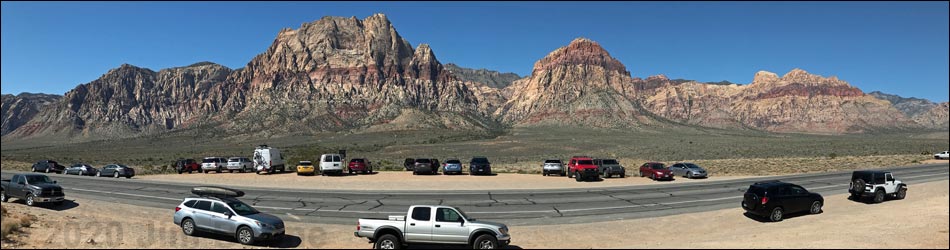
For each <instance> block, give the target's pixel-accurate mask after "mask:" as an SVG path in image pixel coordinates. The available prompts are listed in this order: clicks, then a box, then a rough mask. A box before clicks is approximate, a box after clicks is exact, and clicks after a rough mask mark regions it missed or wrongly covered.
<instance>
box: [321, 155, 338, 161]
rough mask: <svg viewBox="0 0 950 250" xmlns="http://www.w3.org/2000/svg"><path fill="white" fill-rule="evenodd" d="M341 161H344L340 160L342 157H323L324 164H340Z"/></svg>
mask: <svg viewBox="0 0 950 250" xmlns="http://www.w3.org/2000/svg"><path fill="white" fill-rule="evenodd" d="M340 161H342V160H340V156H339V155H325V156H323V162H340Z"/></svg>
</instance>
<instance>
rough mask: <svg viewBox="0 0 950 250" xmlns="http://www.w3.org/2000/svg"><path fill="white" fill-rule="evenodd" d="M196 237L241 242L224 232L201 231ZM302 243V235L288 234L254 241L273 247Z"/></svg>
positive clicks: (285, 246) (294, 246)
mask: <svg viewBox="0 0 950 250" xmlns="http://www.w3.org/2000/svg"><path fill="white" fill-rule="evenodd" d="M195 237H200V238H205V239H211V240H219V241H226V242H232V243H237V244H240V243H238V241H237V240H235V239H234V236H230V235H224V234H216V233H207V232H201V233H199V234H197V235H196V236H195ZM301 243H303V240H302V239H300V237H297V236H294V235H289V234H287V235H284V236H281V237H280V238H277V239H275V240H272V241H267V242H260V241H258V242H256V243H254V246H258V247H261V246H263V247H273V248H297V247H300V244H301Z"/></svg>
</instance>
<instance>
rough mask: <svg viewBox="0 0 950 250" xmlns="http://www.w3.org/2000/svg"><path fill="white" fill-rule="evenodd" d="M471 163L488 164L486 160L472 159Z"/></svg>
mask: <svg viewBox="0 0 950 250" xmlns="http://www.w3.org/2000/svg"><path fill="white" fill-rule="evenodd" d="M472 163H479V164H481V163H488V158H473V159H472Z"/></svg>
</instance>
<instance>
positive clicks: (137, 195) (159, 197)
mask: <svg viewBox="0 0 950 250" xmlns="http://www.w3.org/2000/svg"><path fill="white" fill-rule="evenodd" d="M64 189H67V190H77V191H84V192H93V193H103V194H118V195H128V196H135V197H143V198H152V199H162V200H170V201H182V200H185V199H184V198H182V199H176V198H168V197H161V196H151V195H141V194H128V193H119V192H108V191H98V190H89V189H82V188H64Z"/></svg>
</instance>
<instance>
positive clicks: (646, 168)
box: [640, 162, 673, 181]
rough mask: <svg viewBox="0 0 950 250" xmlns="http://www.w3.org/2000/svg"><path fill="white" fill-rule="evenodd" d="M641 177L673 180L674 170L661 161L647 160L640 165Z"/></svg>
mask: <svg viewBox="0 0 950 250" xmlns="http://www.w3.org/2000/svg"><path fill="white" fill-rule="evenodd" d="M640 177H650V179H653V180H654V181H657V180H670V181H672V180H673V172H672V171H670V169H668V168H666V165H664V164H663V163H659V162H647V163H644V164H643V166H640Z"/></svg>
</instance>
